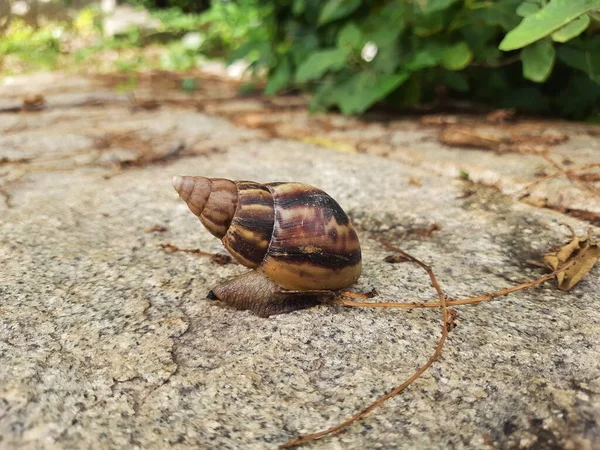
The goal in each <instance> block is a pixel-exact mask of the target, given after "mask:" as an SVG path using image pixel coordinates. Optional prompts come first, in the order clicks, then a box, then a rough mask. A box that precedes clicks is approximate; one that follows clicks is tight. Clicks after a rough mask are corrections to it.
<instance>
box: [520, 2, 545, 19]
mask: <svg viewBox="0 0 600 450" xmlns="http://www.w3.org/2000/svg"><path fill="white" fill-rule="evenodd" d="M539 10H540V5H539V4H538V3H537V2H536V1H535V0H533V1H532V0H525V1H524V2H523V3H521V4H520V5H519V7H518V8H517V15H519V16H521V17H527V16H530V15H532V14H535V13H536V12H538V11H539Z"/></svg>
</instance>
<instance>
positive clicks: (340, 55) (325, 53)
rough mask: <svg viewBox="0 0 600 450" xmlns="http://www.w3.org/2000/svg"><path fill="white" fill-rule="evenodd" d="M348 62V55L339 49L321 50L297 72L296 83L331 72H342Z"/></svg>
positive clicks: (308, 59) (311, 56)
mask: <svg viewBox="0 0 600 450" xmlns="http://www.w3.org/2000/svg"><path fill="white" fill-rule="evenodd" d="M345 62H346V53H345V52H344V51H343V50H340V49H339V48H334V49H329V50H321V51H318V52H315V53H313V54H311V55H310V56H309V57H308V58H307V59H306V60H305V61H304V62H303V63H302V64H301V65H300V67H298V71H297V72H296V81H297V82H299V83H303V82H305V81H309V80H313V79H315V78H319V77H320V76H322V75H323V74H325V72H327V71H329V70H340V69H341V68H343V67H344V65H345Z"/></svg>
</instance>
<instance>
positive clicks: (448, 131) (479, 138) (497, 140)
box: [438, 125, 507, 150]
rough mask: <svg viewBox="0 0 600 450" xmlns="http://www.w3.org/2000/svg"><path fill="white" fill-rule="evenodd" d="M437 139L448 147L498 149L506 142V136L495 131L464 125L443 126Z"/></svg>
mask: <svg viewBox="0 0 600 450" xmlns="http://www.w3.org/2000/svg"><path fill="white" fill-rule="evenodd" d="M438 140H439V141H440V142H441V143H442V144H445V145H448V146H450V147H466V148H478V149H489V150H499V149H500V148H501V147H502V146H503V145H505V144H506V143H507V138H506V136H504V135H503V134H502V133H499V132H497V131H489V130H481V129H475V128H472V127H465V126H452V125H451V126H448V127H446V128H444V129H443V130H442V131H441V132H440V134H439V136H438Z"/></svg>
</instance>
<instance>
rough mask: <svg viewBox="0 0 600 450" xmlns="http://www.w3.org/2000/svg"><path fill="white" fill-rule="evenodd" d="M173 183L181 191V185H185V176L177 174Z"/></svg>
mask: <svg viewBox="0 0 600 450" xmlns="http://www.w3.org/2000/svg"><path fill="white" fill-rule="evenodd" d="M171 184H172V185H173V188H174V189H175V190H176V191H177V192H178V193H179V192H180V191H181V187H182V186H183V177H182V176H179V175H175V176H174V177H173V179H172V180H171Z"/></svg>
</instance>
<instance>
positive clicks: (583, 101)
mask: <svg viewBox="0 0 600 450" xmlns="http://www.w3.org/2000/svg"><path fill="white" fill-rule="evenodd" d="M597 3H599V2H594V1H582V0H573V1H571V0H499V1H490V0H326V1H320V0H280V1H267V0H240V1H225V0H213V1H209V0H119V1H117V0H0V34H1V38H0V76H1V77H7V76H11V75H15V74H22V73H26V72H32V71H39V70H57V69H59V70H61V71H66V72H77V73H81V72H84V73H107V72H115V71H117V72H121V73H124V74H129V75H130V77H129V78H128V80H129V81H128V84H129V86H130V87H131V88H133V87H134V86H135V83H136V79H137V78H136V77H137V74H140V73H145V72H152V71H170V72H178V73H183V74H190V76H189V77H186V76H184V77H182V79H181V89H183V90H193V89H194V88H195V86H196V82H195V81H194V80H195V78H194V72H195V71H198V70H205V71H210V70H217V71H219V70H220V71H221V73H223V74H225V75H226V76H229V77H233V78H237V79H241V80H242V81H243V82H242V83H241V84H240V86H239V90H240V91H241V92H245V93H249V92H264V93H265V94H267V95H273V94H277V93H290V92H307V93H310V94H312V96H311V101H310V104H309V107H310V109H311V111H322V110H328V109H333V110H339V111H341V112H342V113H343V114H346V115H355V114H362V113H364V112H365V111H367V110H369V109H370V108H372V107H373V106H374V105H376V106H377V107H378V108H384V109H386V110H391V111H399V112H406V111H409V112H412V111H422V110H425V111H431V110H438V109H442V110H448V109H451V110H459V111H466V112H468V111H475V112H477V111H479V110H480V109H481V108H484V109H485V108H489V109H494V108H505V109H510V110H511V111H515V112H518V113H525V114H530V115H531V114H533V115H538V116H539V115H541V116H554V117H560V118H566V119H576V120H586V121H592V122H598V121H599V120H600V119H599V117H600V115H599V114H600V12H599V10H600V6H599V5H600V4H597Z"/></svg>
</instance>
